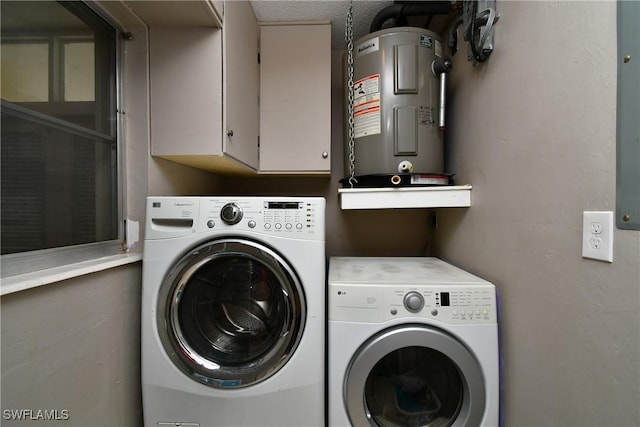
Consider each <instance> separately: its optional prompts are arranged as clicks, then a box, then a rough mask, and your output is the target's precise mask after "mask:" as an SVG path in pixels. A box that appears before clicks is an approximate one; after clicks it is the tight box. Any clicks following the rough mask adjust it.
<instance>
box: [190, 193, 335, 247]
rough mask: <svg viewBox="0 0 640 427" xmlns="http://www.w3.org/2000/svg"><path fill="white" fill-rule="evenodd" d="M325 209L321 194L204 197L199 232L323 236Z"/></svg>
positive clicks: (293, 236)
mask: <svg viewBox="0 0 640 427" xmlns="http://www.w3.org/2000/svg"><path fill="white" fill-rule="evenodd" d="M324 209H325V199H324V198H321V197H308V198H294V197H284V198H275V197H267V198H257V197H235V198H230V197H203V198H202V200H201V202H200V214H199V217H200V220H199V228H198V231H199V232H206V231H220V230H226V231H228V230H236V231H240V230H245V231H254V232H259V233H266V234H272V235H281V236H283V237H286V236H290V237H292V238H295V237H297V236H298V237H301V236H306V238H324ZM314 236H315V237H314Z"/></svg>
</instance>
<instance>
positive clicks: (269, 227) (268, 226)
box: [264, 222, 271, 230]
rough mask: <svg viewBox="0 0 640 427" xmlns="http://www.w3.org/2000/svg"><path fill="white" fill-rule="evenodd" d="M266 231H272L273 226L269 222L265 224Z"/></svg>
mask: <svg viewBox="0 0 640 427" xmlns="http://www.w3.org/2000/svg"><path fill="white" fill-rule="evenodd" d="M264 229H265V230H269V229H271V224H270V223H268V222H267V223H265V224H264Z"/></svg>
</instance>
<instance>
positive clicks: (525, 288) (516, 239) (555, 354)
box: [434, 1, 640, 426]
mask: <svg viewBox="0 0 640 427" xmlns="http://www.w3.org/2000/svg"><path fill="white" fill-rule="evenodd" d="M497 4H498V8H499V12H500V15H501V18H500V21H499V23H498V24H497V26H496V40H495V52H494V53H493V55H492V56H491V58H490V59H489V61H488V62H487V63H485V64H483V65H482V66H480V67H477V68H473V67H472V66H471V65H470V64H469V63H467V61H466V59H465V58H464V56H465V54H466V50H462V51H461V52H460V53H459V54H458V55H457V56H455V57H454V58H455V71H454V73H453V75H452V79H451V80H452V85H451V87H450V91H451V97H450V101H451V105H450V111H451V114H450V116H449V118H450V121H449V129H448V131H449V133H448V140H447V145H448V148H449V153H450V156H449V158H448V167H449V168H450V169H449V171H450V172H454V173H456V174H457V176H456V177H457V179H458V182H462V183H471V184H473V190H472V207H471V208H469V209H467V210H453V209H443V210H440V211H438V229H437V231H436V242H435V247H434V250H435V254H436V255H438V256H441V257H443V258H445V259H447V260H450V261H451V262H453V263H454V264H457V265H459V266H461V267H463V268H466V269H468V270H470V271H472V272H474V273H476V274H478V275H480V276H483V277H484V278H486V279H489V280H492V281H494V282H495V283H496V284H497V285H498V287H499V289H500V292H501V296H502V304H503V316H502V339H503V344H504V348H503V353H504V366H505V371H504V390H505V396H504V410H505V417H506V425H513V426H525V425H527V426H534V425H536V426H538V425H540V426H541V425H547V426H569V425H581V426H604V425H607V426H631V425H640V411H639V409H638V402H639V401H640V371H639V369H640V351H639V347H640V317H639V313H640V233H638V232H636V231H622V230H616V232H615V236H614V262H613V264H608V263H603V262H598V261H592V260H587V259H583V258H582V257H581V237H582V236H581V230H582V211H585V210H614V209H615V170H616V164H615V138H616V133H615V131H616V128H615V122H616V116H615V111H616V15H615V13H616V3H615V2H564V1H554V2H550V1H544V2H538V1H533V2H524V1H518V2H506V1H501V2H498V3H497Z"/></svg>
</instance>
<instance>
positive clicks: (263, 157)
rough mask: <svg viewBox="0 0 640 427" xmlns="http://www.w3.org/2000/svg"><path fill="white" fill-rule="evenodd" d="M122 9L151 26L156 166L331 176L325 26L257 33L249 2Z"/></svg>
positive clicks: (327, 29)
mask: <svg viewBox="0 0 640 427" xmlns="http://www.w3.org/2000/svg"><path fill="white" fill-rule="evenodd" d="M127 4H130V5H131V7H132V8H133V9H134V10H135V11H136V13H138V14H139V16H141V17H142V18H143V19H144V20H145V21H146V22H147V23H148V24H149V40H150V41H149V44H150V47H149V67H150V70H149V76H150V105H151V106H150V111H151V118H150V123H151V154H152V155H153V156H156V157H161V158H164V159H167V160H171V161H174V162H177V163H181V164H185V165H188V166H192V167H196V168H199V169H204V170H208V171H212V172H217V173H222V174H256V173H264V174H321V175H328V174H329V173H330V165H331V151H330V147H331V26H330V24H329V23H315V22H314V23H297V24H293V25H289V24H287V23H280V24H278V25H261V26H259V25H258V22H257V21H256V17H255V14H254V12H253V8H252V7H251V4H250V2H248V1H224V2H222V1H166V2H165V1H162V2H145V1H134V2H130V3H127ZM259 43H260V47H259V46H258V44H259ZM259 52H260V53H259ZM259 100H260V101H259Z"/></svg>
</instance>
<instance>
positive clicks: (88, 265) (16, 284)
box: [0, 253, 142, 296]
mask: <svg viewBox="0 0 640 427" xmlns="http://www.w3.org/2000/svg"><path fill="white" fill-rule="evenodd" d="M141 260H142V254H140V253H130V254H120V255H111V256H106V257H102V258H96V259H93V260H89V261H83V262H78V263H75V264H69V265H65V266H61V267H55V268H49V269H46V270H40V271H34V272H31V273H25V274H18V275H15V276H10V277H4V278H2V284H1V285H0V295H2V296H4V295H9V294H12V293H15V292H20V291H24V290H27V289H32V288H37V287H39V286H43V285H48V284H51V283H57V282H61V281H63V280H67V279H72V278H74V277H80V276H84V275H87V274H91V273H97V272H99V271H103V270H107V269H110V268H115V267H120V266H122V265H126V264H133V263H134V262H138V261H141Z"/></svg>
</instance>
